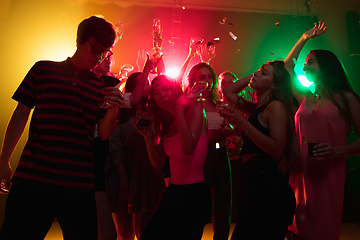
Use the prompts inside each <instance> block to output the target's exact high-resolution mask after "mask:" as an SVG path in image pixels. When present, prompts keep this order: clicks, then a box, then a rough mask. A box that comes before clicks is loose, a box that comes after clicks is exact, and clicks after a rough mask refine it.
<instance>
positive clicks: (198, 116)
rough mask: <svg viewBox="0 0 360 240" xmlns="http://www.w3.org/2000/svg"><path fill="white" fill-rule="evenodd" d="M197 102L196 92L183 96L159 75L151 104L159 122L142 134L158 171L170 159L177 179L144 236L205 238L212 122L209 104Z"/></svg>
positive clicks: (155, 81)
mask: <svg viewBox="0 0 360 240" xmlns="http://www.w3.org/2000/svg"><path fill="white" fill-rule="evenodd" d="M194 100H195V95H194V94H189V95H183V94H182V89H181V87H180V85H179V84H178V83H177V82H175V81H174V79H172V78H170V77H167V76H164V75H160V76H157V77H155V78H154V80H153V82H152V84H151V90H150V103H149V107H150V112H151V114H152V115H153V118H154V123H153V124H152V127H150V128H149V129H147V130H143V128H138V132H139V133H141V134H142V135H143V136H144V139H145V142H146V146H147V151H148V155H149V159H150V162H151V165H152V166H153V168H154V169H160V168H161V167H162V165H163V163H164V162H165V160H166V158H167V157H169V161H170V174H171V178H170V183H169V186H168V187H167V188H166V190H165V193H164V196H163V198H162V202H161V204H160V207H159V208H158V209H157V210H156V212H155V214H154V215H153V217H152V218H151V220H150V221H149V223H148V224H147V226H146V228H145V230H144V232H143V234H142V235H141V238H140V239H141V240H145V239H149V240H152V239H160V240H165V239H179V240H180V239H194V240H195V239H200V238H201V236H202V231H203V228H204V226H205V225H206V224H207V223H208V221H209V219H210V216H211V192H210V188H209V186H208V184H206V182H205V178H204V174H203V168H204V163H205V158H206V150H207V145H208V141H209V139H208V129H207V121H206V117H205V116H204V114H203V107H202V106H201V104H200V103H199V102H197V101H194ZM138 124H139V122H137V125H136V126H138ZM153 132H155V136H154V135H153Z"/></svg>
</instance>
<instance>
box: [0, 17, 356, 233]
mask: <svg viewBox="0 0 360 240" xmlns="http://www.w3.org/2000/svg"><path fill="white" fill-rule="evenodd" d="M326 29H327V27H326V25H325V23H323V22H319V23H318V24H315V26H314V27H313V28H312V29H310V30H308V31H306V32H305V33H304V34H303V35H302V36H301V38H300V39H299V40H298V42H297V43H296V44H295V46H294V47H293V49H292V50H291V51H290V53H289V54H288V56H287V57H286V59H285V60H284V61H281V60H276V61H271V62H267V63H264V64H263V65H262V66H261V67H260V68H259V69H258V70H256V71H255V72H254V73H253V74H252V75H249V76H246V77H243V78H240V79H238V78H237V76H236V75H235V74H234V73H232V72H230V71H225V72H222V73H221V74H219V77H218V75H217V74H216V71H215V70H214V69H213V68H212V67H211V65H210V60H211V59H212V58H213V57H215V54H214V46H212V49H211V51H208V52H206V47H204V46H201V45H200V43H197V42H195V41H190V43H191V44H190V47H189V55H188V57H187V58H186V59H185V61H184V64H183V66H182V68H181V71H180V74H179V76H178V77H177V78H176V79H175V78H172V77H169V76H167V75H165V74H163V73H164V72H165V71H164V70H165V69H164V66H165V65H164V60H163V59H162V57H161V56H160V57H158V58H150V57H149V56H148V57H147V58H146V60H145V63H144V66H141V67H142V69H141V67H139V68H138V70H139V72H132V73H131V74H130V75H128V74H126V75H124V76H126V78H125V79H121V81H120V80H119V79H118V77H117V75H116V74H113V73H112V72H111V66H112V62H113V58H114V56H113V53H112V49H113V47H114V45H115V42H116V31H115V28H114V26H113V25H112V24H111V23H110V22H108V21H106V20H105V19H104V18H102V17H96V16H92V17H90V18H87V19H85V20H83V21H82V22H81V23H80V24H79V26H78V32H77V39H76V43H77V49H76V51H75V53H74V55H73V56H72V57H69V58H68V59H67V60H65V61H62V62H54V61H39V62H36V63H35V64H34V66H33V67H32V68H31V69H30V70H29V72H28V74H27V75H26V76H25V78H24V79H23V81H22V82H21V84H20V85H19V87H18V89H17V90H16V91H15V93H14V95H13V97H12V98H13V99H14V100H15V101H17V102H18V104H17V107H16V109H15V111H14V112H13V114H12V117H11V119H10V121H9V124H8V126H7V130H6V133H5V137H4V142H3V146H2V150H1V155H0V180H1V188H0V191H1V193H4V194H8V197H7V201H6V206H5V219H4V222H3V224H2V227H1V231H0V240H7V239H12V240H13V239H15V240H17V239H19V240H20V239H21V240H22V239H44V238H45V236H46V234H47V233H48V231H49V229H50V227H51V225H52V223H53V221H54V219H57V221H58V222H59V225H60V227H61V229H62V232H63V237H64V239H94V240H97V239H98V240H115V239H117V240H131V239H134V237H135V236H136V238H137V239H140V240H146V239H149V240H153V239H160V240H161V239H164V240H165V239H179V240H180V239H193V240H201V238H202V236H203V230H204V227H205V225H206V224H207V223H209V222H210V221H212V223H213V232H214V234H213V239H214V240H225V239H229V237H231V239H233V240H236V239H279V240H283V239H285V237H286V238H287V239H288V240H291V239H294V240H298V239H300V240H312V239H314V240H315V239H339V238H340V227H341V217H342V210H343V199H344V183H345V173H346V172H345V166H346V165H345V160H346V157H347V156H354V155H359V154H360V141H359V140H357V141H353V142H351V143H347V135H348V133H350V132H355V133H356V134H357V135H358V136H360V111H359V109H360V98H359V96H358V95H357V94H356V93H355V91H354V90H353V88H352V85H351V82H350V80H349V78H348V76H347V74H346V72H345V69H344V67H343V66H342V64H341V62H340V60H339V59H338V58H337V57H336V56H335V55H334V54H333V53H332V52H330V51H328V50H312V51H310V53H309V54H308V56H307V58H306V60H305V64H304V69H303V70H304V72H305V74H306V76H307V77H308V78H309V79H310V80H311V81H312V82H314V85H315V91H314V92H311V91H310V90H309V89H308V88H301V87H299V86H298V84H297V83H296V82H297V76H296V74H295V72H294V59H297V58H298V56H299V54H300V52H301V50H302V48H303V46H304V45H305V44H306V42H307V41H308V40H309V39H311V38H316V37H319V36H320V35H322V34H324V33H325V32H326ZM199 48H201V51H200V52H205V55H206V57H205V58H206V61H201V62H200V63H197V64H195V65H194V66H192V67H191V69H190V70H189V73H188V76H184V75H185V72H187V71H186V70H187V68H188V66H189V63H190V61H191V60H192V58H193V57H194V56H196V54H198V52H199ZM203 59H204V58H203V57H201V60H203ZM157 67H158V69H161V70H160V71H158V74H157V76H156V77H155V78H154V79H153V80H152V81H150V80H149V73H150V72H152V71H153V70H154V69H156V68H157ZM141 70H142V71H141ZM140 71H141V72H140ZM124 82H125V85H124V89H123V90H122V91H120V90H119V87H120V85H122V84H123V83H124ZM247 88H250V89H251V90H252V91H253V94H251V96H249V95H246V94H244V92H245V91H244V89H247ZM32 110H33V111H32ZM31 112H32V117H31V121H30V128H29V136H28V140H27V143H26V145H25V148H24V150H23V152H22V155H21V158H20V160H19V163H18V165H17V168H16V170H15V171H14V173H13V172H12V169H11V167H10V162H9V161H10V157H11V155H12V153H13V151H14V149H15V147H16V145H17V142H18V141H19V139H20V137H21V135H22V134H23V131H24V129H25V126H26V124H27V121H28V118H29V116H30V113H31ZM232 166H237V167H236V168H233V169H232ZM165 177H166V178H167V179H168V181H165ZM233 196H237V197H236V198H235V197H233ZM233 208H236V211H233V210H232V209H233ZM233 213H236V214H235V215H236V216H232V215H233ZM232 219H236V220H237V223H236V226H235V228H234V231H233V233H232V235H231V236H230V223H231V220H232ZM19 220H21V222H19Z"/></svg>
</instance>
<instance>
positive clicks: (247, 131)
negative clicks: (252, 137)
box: [245, 125, 252, 135]
mask: <svg viewBox="0 0 360 240" xmlns="http://www.w3.org/2000/svg"><path fill="white" fill-rule="evenodd" d="M251 128H252V125H250V127H249V128H248V129H247V130H246V131H245V134H246V135H248V134H249V132H250V129H251Z"/></svg>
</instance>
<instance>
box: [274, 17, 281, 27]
mask: <svg viewBox="0 0 360 240" xmlns="http://www.w3.org/2000/svg"><path fill="white" fill-rule="evenodd" d="M279 25H280V21H279V19H278V18H277V19H275V27H278V26H279Z"/></svg>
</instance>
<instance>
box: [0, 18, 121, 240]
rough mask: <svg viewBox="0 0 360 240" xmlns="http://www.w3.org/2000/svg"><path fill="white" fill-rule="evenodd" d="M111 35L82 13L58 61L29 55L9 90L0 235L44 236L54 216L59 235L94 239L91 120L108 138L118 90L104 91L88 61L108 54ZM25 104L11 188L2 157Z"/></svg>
mask: <svg viewBox="0 0 360 240" xmlns="http://www.w3.org/2000/svg"><path fill="white" fill-rule="evenodd" d="M115 35H116V33H115V31H114V27H113V25H112V24H111V23H109V22H107V21H106V20H105V19H103V18H100V17H94V16H92V17H90V18H88V19H85V20H83V21H82V22H81V23H80V24H79V26H78V32H77V40H76V43H77V49H76V52H75V53H74V55H73V56H72V57H71V58H68V59H67V60H65V61H63V62H53V61H39V62H37V63H35V64H34V66H33V67H32V68H31V69H30V71H29V72H28V74H27V75H26V76H25V78H24V80H23V81H22V83H21V84H20V86H19V87H18V89H17V90H16V91H15V93H14V95H13V97H12V98H13V99H14V100H16V101H17V102H18V105H17V107H16V109H15V111H14V113H13V115H12V117H11V120H10V122H9V125H8V127H7V130H6V134H5V139H4V143H3V147H2V151H1V155H0V180H1V181H2V186H1V188H0V191H1V192H2V193H7V192H9V194H8V198H7V202H6V209H5V220H4V223H3V225H2V228H1V232H0V239H22V240H23V239H44V237H45V236H46V234H47V232H48V230H49V229H50V227H51V224H52V222H53V220H54V219H55V218H56V219H57V220H58V221H59V224H60V226H61V228H62V230H63V235H64V239H94V240H96V239H97V219H96V205H95V200H94V166H93V161H94V160H93V154H92V141H93V138H94V132H95V124H98V134H99V136H100V138H102V139H106V138H108V137H109V136H110V135H111V133H112V132H113V130H114V129H115V126H116V118H115V116H116V112H117V110H118V109H119V107H120V105H121V103H122V100H123V98H122V95H121V93H120V91H119V90H118V89H117V88H113V87H109V88H106V92H105V93H104V91H102V90H103V89H104V86H103V83H102V81H101V80H100V79H99V77H97V76H96V75H94V74H93V73H92V72H91V71H90V69H92V68H94V67H95V66H96V65H97V64H98V63H99V62H101V60H102V59H103V58H105V57H109V56H110V55H111V54H112V52H111V49H112V47H113V45H114V40H115ZM104 94H105V95H104ZM104 100H105V101H106V102H108V103H110V104H111V107H110V108H108V109H107V110H103V109H99V107H98V103H99V102H101V101H104ZM31 109H34V110H33V114H32V118H31V122H30V128H29V137H28V141H27V143H26V145H25V148H24V150H23V152H22V155H21V158H20V161H19V163H18V165H17V168H16V171H15V172H14V175H13V177H12V179H11V182H12V186H11V189H10V177H11V174H12V169H11V167H10V164H9V160H10V157H11V155H12V153H13V150H14V148H15V146H16V144H17V142H18V140H19V139H20V137H21V135H22V133H23V130H24V128H25V126H26V123H27V120H28V117H29V115H30V112H31ZM9 189H10V191H9Z"/></svg>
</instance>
